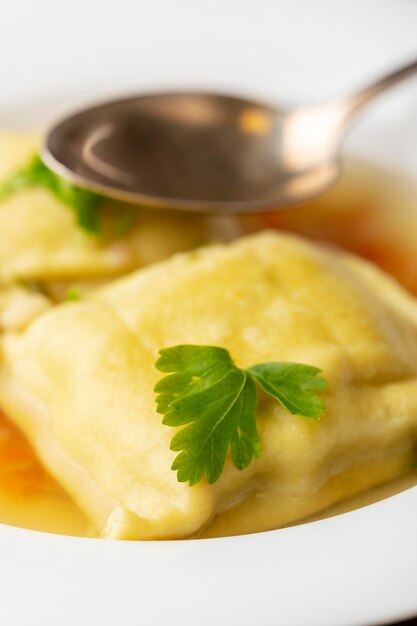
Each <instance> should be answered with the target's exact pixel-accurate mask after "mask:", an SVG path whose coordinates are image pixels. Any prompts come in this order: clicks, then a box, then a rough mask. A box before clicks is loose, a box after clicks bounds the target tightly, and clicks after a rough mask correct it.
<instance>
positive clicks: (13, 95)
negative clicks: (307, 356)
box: [0, 0, 417, 626]
mask: <svg viewBox="0 0 417 626" xmlns="http://www.w3.org/2000/svg"><path fill="white" fill-rule="evenodd" d="M416 33H417V3H415V2H414V3H413V2H411V1H410V0H392V1H389V0H386V1H384V0H368V1H367V2H366V3H365V2H363V0H361V1H358V0H348V1H347V2H345V1H341V0H339V1H338V2H335V0H321V1H319V0H304V1H302V0H288V1H287V2H284V1H278V0H210V1H208V0H207V1H204V2H203V1H201V0H165V1H164V0H153V1H152V2H148V1H144V0H135V1H134V0H132V1H128V0H117V2H107V1H105V0H97V1H95V0H82V1H81V0H72V1H71V2H67V3H62V2H56V1H53V0H37V2H33V0H27V1H25V0H14V1H13V2H9V3H7V4H6V3H5V2H3V3H2V7H1V30H0V70H1V72H0V80H1V100H0V126H1V127H26V128H30V127H33V126H34V125H36V126H39V125H42V124H44V123H45V122H46V121H48V119H50V115H51V114H52V115H58V114H60V113H61V112H62V111H63V110H65V109H67V108H71V107H72V106H74V105H79V104H81V103H83V102H85V101H86V100H90V99H92V98H93V99H98V98H101V97H103V96H104V95H114V94H115V93H125V92H132V91H133V92H134V91H137V90H143V89H146V90H149V89H157V88H158V87H164V88H167V87H188V88H192V87H200V88H207V87H208V88H211V89H220V90H223V91H227V92H242V93H249V94H251V93H252V94H254V95H256V96H258V97H263V98H265V99H268V100H271V101H280V102H288V101H302V100H305V99H319V98H322V97H325V96H328V95H331V94H333V93H336V92H338V91H343V90H345V89H348V88H350V87H352V86H353V85H356V84H358V83H360V82H362V81H365V80H366V79H367V78H368V77H370V76H372V75H376V74H377V73H379V72H382V71H384V70H385V69H389V68H392V67H394V66H395V65H397V64H399V63H401V62H402V61H404V60H407V59H410V58H411V57H413V56H414V57H415V56H417V37H416ZM416 104H417V85H416V81H414V84H412V83H411V82H410V83H409V84H408V85H404V86H402V87H400V88H398V89H397V90H396V92H395V93H392V94H390V95H388V96H386V98H385V99H383V101H381V102H380V103H378V104H375V105H374V106H373V107H372V110H371V111H370V113H369V114H367V115H366V116H364V118H363V120H362V121H361V122H360V124H359V125H358V126H357V127H356V129H355V131H354V132H353V133H352V136H351V138H350V140H349V143H350V146H351V147H354V148H355V149H356V150H358V149H359V150H360V151H361V153H363V154H365V155H368V156H369V155H370V156H372V157H373V158H377V159H380V160H385V161H388V162H390V163H392V164H394V165H395V166H397V167H401V168H403V169H408V170H409V171H411V172H414V174H415V175H417V118H416V113H415V112H416V110H417V107H416ZM416 528H417V489H416V488H414V489H410V490H408V491H406V492H403V493H401V494H399V495H396V496H394V497H391V498H388V499H387V500H385V501H382V502H379V503H377V504H373V505H371V506H368V507H365V508H362V509H360V510H356V511H353V512H351V513H347V514H344V515H341V516H338V517H334V518H331V519H327V520H324V521H320V522H314V523H310V524H307V525H304V526H298V527H294V528H288V529H283V530H278V531H273V532H267V533H260V534H257V535H251V536H243V537H234V538H227V539H212V540H200V541H183V542H176V541H173V542H163V543H154V542H148V543H140V542H137V543H130V542H126V543H117V542H104V541H96V540H88V539H77V538H68V537H59V536H53V535H44V534H42V533H36V532H29V531H25V530H20V529H16V528H10V527H7V526H0V553H1V559H0V563H1V565H0V620H1V623H2V624H5V625H7V626H26V625H27V624H31V626H55V625H56V624H60V626H67V625H68V626H70V625H71V626H110V625H111V626H113V625H116V624H123V625H125V624H141V625H144V626H159V625H163V624H164V625H165V624H167V625H168V624H169V625H170V626H191V625H193V626H194V624H198V625H199V626H206V625H207V626H208V625H210V626H213V625H215V624H219V625H223V624H224V625H225V624H229V625H231V626H235V625H239V626H254V625H255V624H260V625H261V626H276V625H277V624H280V625H282V626H291V625H294V626H304V625H306V626H307V625H308V626H311V625H316V624H317V626H327V625H328V626H344V625H346V626H359V625H362V624H363V625H365V624H377V623H382V622H387V621H390V620H394V619H400V618H403V617H406V616H408V615H411V614H417V583H416V581H417V539H416V536H417V533H416Z"/></svg>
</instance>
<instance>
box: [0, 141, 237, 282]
mask: <svg viewBox="0 0 417 626" xmlns="http://www.w3.org/2000/svg"><path fill="white" fill-rule="evenodd" d="M38 144H39V137H38V136H36V135H35V136H32V135H26V134H16V133H2V134H0V185H1V183H2V182H3V181H5V180H7V179H8V177H10V176H11V175H13V174H14V173H15V172H16V171H19V170H20V169H22V168H24V167H25V166H27V165H28V163H30V161H31V160H32V159H33V157H34V155H35V154H36V151H37V147H38ZM135 211H136V213H135ZM100 212H101V213H100V214H101V215H102V222H103V233H100V234H99V236H97V237H96V236H88V235H86V233H85V232H83V230H82V229H80V227H79V226H78V225H77V224H76V220H75V218H74V214H73V211H72V210H71V209H70V208H69V207H68V206H67V205H66V204H64V203H63V202H61V201H60V200H59V199H57V198H56V197H55V195H54V194H53V193H52V192H51V191H50V190H49V189H45V188H41V187H33V188H26V189H21V190H20V191H18V192H16V193H14V194H12V195H10V196H9V197H6V198H0V232H1V238H0V287H1V286H2V285H3V286H4V285H6V284H10V283H13V282H15V281H16V280H21V279H29V280H38V281H44V282H45V281H46V282H50V281H64V282H67V283H71V282H81V281H88V280H92V279H97V280H100V279H101V280H103V279H108V278H111V277H114V276H116V275H120V274H124V273H126V272H128V271H130V270H132V269H135V268H137V267H140V266H143V265H147V264H149V263H153V262H155V261H159V260H161V259H165V258H167V257H169V256H170V255H172V254H173V253H175V252H178V251H182V250H189V249H193V248H195V247H196V246H198V245H200V244H201V243H203V242H206V241H207V240H209V241H211V240H216V239H219V238H220V239H223V238H225V237H226V238H229V237H232V236H234V235H235V234H236V228H237V226H235V225H234V222H233V219H230V218H224V219H223V220H222V219H221V218H219V219H217V220H215V219H211V220H209V219H207V218H205V217H194V218H193V219H190V217H189V216H188V215H185V216H184V215H181V214H179V215H177V214H164V213H161V212H158V211H148V212H147V211H144V210H139V209H132V207H129V206H126V205H119V204H115V203H113V204H111V205H110V204H107V205H103V207H102V208H101V209H100ZM124 216H128V217H127V219H128V221H129V220H130V219H132V218H134V221H133V223H132V226H131V227H130V228H128V229H127V230H126V232H125V233H124V234H123V236H118V235H117V231H118V229H119V228H120V225H121V224H122V222H123V220H124V219H125V218H124ZM129 216H130V217H129ZM225 226H226V228H224V227H225Z"/></svg>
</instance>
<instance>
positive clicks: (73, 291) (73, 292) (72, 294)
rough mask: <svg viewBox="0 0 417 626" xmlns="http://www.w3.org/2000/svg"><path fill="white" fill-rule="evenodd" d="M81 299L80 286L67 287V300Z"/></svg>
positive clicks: (75, 300) (76, 300)
mask: <svg viewBox="0 0 417 626" xmlns="http://www.w3.org/2000/svg"><path fill="white" fill-rule="evenodd" d="M79 299H80V290H79V289H78V287H69V289H67V293H66V294H65V300H66V302H78V300H79Z"/></svg>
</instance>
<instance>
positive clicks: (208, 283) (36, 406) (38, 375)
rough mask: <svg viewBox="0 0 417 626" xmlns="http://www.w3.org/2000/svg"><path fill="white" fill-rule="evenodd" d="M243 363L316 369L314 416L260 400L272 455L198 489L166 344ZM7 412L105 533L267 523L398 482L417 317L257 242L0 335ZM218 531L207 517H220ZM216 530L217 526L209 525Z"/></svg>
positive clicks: (322, 266) (150, 274) (293, 242)
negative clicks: (181, 448) (180, 467)
mask: <svg viewBox="0 0 417 626" xmlns="http://www.w3.org/2000/svg"><path fill="white" fill-rule="evenodd" d="M187 343H192V344H205V345H207V344H211V345H217V346H222V347H225V348H227V349H228V350H229V351H230V353H231V355H232V356H233V358H234V359H235V361H236V363H237V364H238V365H239V366H241V367H246V366H249V365H253V364H255V363H260V362H265V361H280V360H283V361H294V362H300V363H306V364H310V365H314V366H317V367H319V368H321V369H322V370H323V374H324V377H325V378H326V379H327V381H328V384H329V388H328V390H327V391H326V392H325V394H324V397H325V402H326V406H327V410H326V413H325V415H324V416H323V417H322V418H321V419H320V420H308V419H305V418H301V417H297V416H293V415H290V414H289V413H287V412H286V411H285V410H284V409H283V408H282V407H280V406H279V405H278V403H277V402H276V401H275V400H273V399H272V398H270V397H267V396H266V395H265V396H261V400H260V404H259V408H258V427H259V432H260V437H261V440H262V446H263V453H262V456H261V458H260V459H259V460H256V461H253V462H252V463H251V465H250V466H249V467H248V468H247V469H246V470H244V471H239V470H237V469H236V468H235V467H234V466H233V465H232V463H231V461H230V460H227V462H226V467H225V471H224V473H223V475H222V476H221V478H220V480H219V481H218V482H217V483H215V484H214V485H208V484H207V482H206V481H205V480H203V481H202V482H200V483H199V484H197V485H195V486H193V487H189V486H188V484H185V483H179V482H178V481H177V478H176V474H175V472H173V471H172V470H171V469H170V466H171V464H172V461H173V458H174V456H175V453H173V452H171V451H170V450H169V444H170V440H171V438H172V436H173V433H174V429H172V428H171V427H168V426H164V425H163V424H162V422H161V415H159V414H158V413H157V412H156V410H155V394H154V392H153V388H154V385H155V383H156V382H157V380H158V379H159V378H160V373H158V372H157V371H156V369H155V367H154V364H155V361H156V358H157V354H158V351H159V350H160V349H161V348H164V347H169V346H173V345H177V344H187ZM1 352H2V354H1V365H0V404H1V405H2V406H3V408H4V410H5V411H6V412H7V414H8V415H9V416H10V418H11V419H12V420H13V421H14V422H15V423H16V424H17V425H19V427H20V428H21V429H22V430H23V431H24V432H25V433H26V435H27V436H28V438H29V440H30V441H31V442H32V444H33V446H34V447H35V449H36V451H37V452H38V454H39V456H40V458H41V459H42V461H43V462H44V463H45V465H46V466H47V467H48V468H49V469H50V471H51V472H52V473H53V475H54V476H55V477H56V478H57V479H58V480H59V481H60V482H61V484H62V485H63V486H64V487H65V488H66V489H67V490H68V492H69V493H70V494H71V495H72V496H73V498H74V499H75V500H76V502H77V503H78V504H79V506H80V507H81V508H82V509H83V510H84V511H85V512H86V513H87V514H88V516H89V518H90V519H91V522H92V524H93V525H94V528H95V531H96V534H98V535H101V536H107V537H113V538H121V539H126V538H128V539H164V538H180V537H188V536H193V535H196V534H201V533H205V534H206V535H213V534H231V533H238V532H251V531H255V530H261V529H267V528H274V527H277V526H280V525H283V524H288V523H290V522H292V521H294V520H297V519H301V518H303V517H305V516H307V515H310V514H312V513H314V512H317V511H319V510H321V509H323V508H325V507H327V506H329V505H331V504H333V503H335V502H336V501H339V500H341V499H343V498H345V497H347V496H349V495H352V494H354V493H356V492H358V491H361V490H364V489H366V488H368V487H370V486H372V485H376V484H380V483H382V482H384V481H386V480H389V479H390V478H393V477H395V476H398V475H400V474H402V473H405V472H406V471H407V469H408V468H409V467H410V465H411V463H412V461H413V458H414V455H415V450H414V447H415V442H416V439H417V359H416V355H417V306H416V303H415V300H414V299H412V298H411V297H410V296H408V295H407V294H406V293H405V292H404V291H403V290H402V289H401V288H400V287H398V286H397V285H396V284H395V283H394V282H393V281H392V280H390V279H389V278H387V277H385V276H384V275H383V274H382V273H381V272H379V271H378V270H376V269H375V268H373V267H371V266H370V265H368V264H366V263H364V262H362V261H360V260H358V259H356V258H354V257H352V256H349V255H346V254H342V253H339V252H336V251H334V250H331V249H327V248H324V247H318V246H314V245H312V244H310V243H307V242H305V241H303V240H301V239H298V238H295V237H290V236H286V235H278V234H273V233H263V234H259V235H255V236H251V237H247V238H245V239H242V240H240V241H238V242H237V243H234V244H230V245H225V246H212V247H207V248H204V249H201V250H198V251H196V252H192V253H186V254H182V255H177V256H175V257H174V258H172V259H170V260H168V261H165V262H163V263H160V264H158V265H154V266H152V267H150V268H147V269H144V270H140V271H138V272H136V273H135V274H132V275H131V276H129V277H126V278H124V279H121V280H119V281H117V282H115V283H113V284H111V285H109V286H108V287H106V288H104V289H102V290H99V291H97V292H95V293H94V294H92V295H90V296H88V297H87V298H85V299H84V300H81V301H80V302H75V303H67V304H63V305H59V306H56V307H52V308H51V309H50V310H49V311H47V312H46V313H43V314H42V315H40V316H39V317H38V318H37V319H36V320H35V321H34V322H33V323H32V324H30V325H29V327H28V328H27V330H25V331H23V332H9V333H6V334H4V335H3V337H2V340H1ZM213 520H214V521H213ZM210 524H211V525H210Z"/></svg>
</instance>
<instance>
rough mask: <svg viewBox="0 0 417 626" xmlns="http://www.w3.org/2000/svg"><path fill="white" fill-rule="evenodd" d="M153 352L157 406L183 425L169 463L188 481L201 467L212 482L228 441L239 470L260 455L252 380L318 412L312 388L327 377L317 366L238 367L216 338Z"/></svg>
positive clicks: (293, 406) (303, 409) (167, 419)
mask: <svg viewBox="0 0 417 626" xmlns="http://www.w3.org/2000/svg"><path fill="white" fill-rule="evenodd" d="M159 354H160V357H159V359H158V361H157V362H156V368H157V369H158V370H159V371H161V372H165V373H168V375H167V376H165V377H164V378H162V379H161V380H160V381H159V382H158V383H157V384H156V386H155V392H156V394H157V397H156V408H157V411H158V413H161V414H163V416H164V418H163V423H164V424H166V425H168V426H185V428H183V429H182V430H180V431H178V432H177V433H176V434H175V435H174V437H173V439H172V441H171V446H170V448H171V450H173V451H175V452H179V454H178V456H177V457H176V458H175V460H174V462H173V464H172V469H173V470H176V471H177V478H178V480H179V482H188V483H189V484H190V486H191V485H195V484H196V483H198V482H199V481H200V480H201V479H202V478H203V476H204V475H205V476H206V478H207V481H208V482H209V483H210V484H211V483H214V482H216V481H217V480H218V479H219V478H220V476H221V474H222V472H223V468H224V465H225V462H226V456H227V452H228V450H229V448H230V453H231V458H232V461H233V463H234V465H235V466H236V467H237V468H238V469H239V470H243V469H245V468H246V467H247V466H248V465H249V464H250V462H251V461H252V459H253V458H259V457H260V455H261V442H260V439H259V435H258V431H257V426H256V409H257V404H258V392H257V386H256V382H258V383H259V384H260V386H261V387H262V388H263V389H264V391H265V392H266V393H268V394H269V395H271V396H273V397H274V398H275V399H277V400H278V401H279V402H280V403H281V404H282V405H283V406H284V407H285V408H287V409H288V410H289V411H290V412H291V413H293V414H296V415H301V416H303V417H310V418H318V417H320V416H321V415H322V414H323V412H324V402H323V400H322V399H321V398H319V397H317V396H316V395H315V393H314V392H316V391H320V390H322V389H325V388H326V382H325V381H324V379H323V378H321V377H320V376H319V374H320V370H319V369H318V368H316V367H312V366H310V365H301V364H297V363H262V364H260V365H255V366H253V367H250V368H248V369H246V370H244V369H240V368H238V367H237V366H236V365H235V363H234V362H233V360H232V358H231V356H230V354H229V352H228V351H227V350H225V349H224V348H218V347H214V346H195V345H181V346H174V347H172V348H165V349H164V350H161V351H160V353H159ZM255 381H256V382H255Z"/></svg>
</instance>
